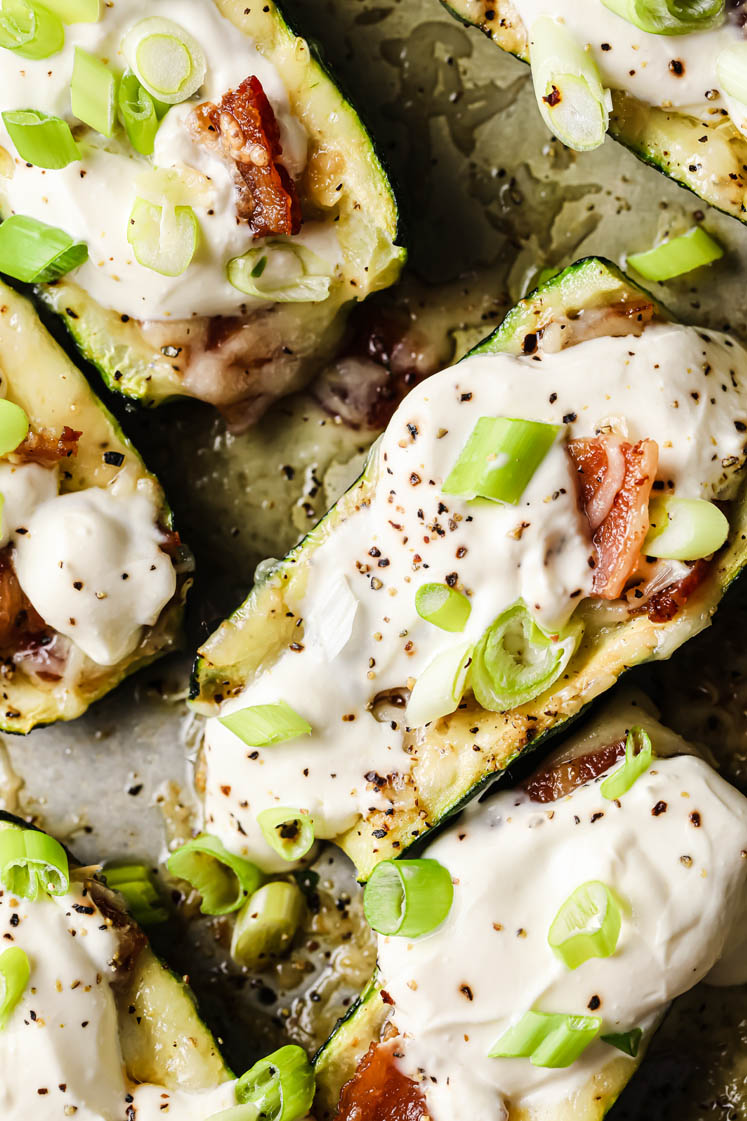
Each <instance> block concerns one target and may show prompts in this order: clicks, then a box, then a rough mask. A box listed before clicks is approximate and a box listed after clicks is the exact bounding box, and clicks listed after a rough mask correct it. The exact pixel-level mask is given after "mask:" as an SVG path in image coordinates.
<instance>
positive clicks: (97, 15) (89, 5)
mask: <svg viewBox="0 0 747 1121" xmlns="http://www.w3.org/2000/svg"><path fill="white" fill-rule="evenodd" d="M44 7H45V8H49V10H50V11H51V12H54V13H55V15H57V16H59V17H60V19H61V20H62V22H63V23H98V21H99V20H100V19H101V0H44Z"/></svg>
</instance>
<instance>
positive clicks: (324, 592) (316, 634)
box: [304, 572, 358, 662]
mask: <svg viewBox="0 0 747 1121" xmlns="http://www.w3.org/2000/svg"><path fill="white" fill-rule="evenodd" d="M357 613H358V600H357V599H356V597H355V596H354V595H353V592H352V591H351V589H350V584H349V583H348V581H347V578H346V577H345V576H343V574H342V573H341V572H338V573H336V574H334V575H333V576H332V577H331V578H330V579H329V580H328V581H327V582H326V583H325V584H324V585H323V587H322V589H321V591H320V593H319V595H318V596H317V597H316V598H315V602H314V606H313V608H312V609H311V610H310V611H309V613H308V615H307V617H306V619H305V620H304V636H305V638H306V640H307V641H312V642H314V643H315V644H316V645H317V646H320V647H321V648H322V650H323V651H324V655H325V657H326V658H327V659H328V661H330V662H331V661H332V660H333V659H334V658H336V657H337V655H338V654H339V653H340V651H341V650H344V648H345V647H346V646H347V644H348V642H349V640H350V636H351V635H352V633H353V624H354V623H355V617H356V615H357Z"/></svg>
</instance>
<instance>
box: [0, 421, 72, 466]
mask: <svg viewBox="0 0 747 1121" xmlns="http://www.w3.org/2000/svg"><path fill="white" fill-rule="evenodd" d="M82 435H83V433H82V432H78V431H76V429H75V428H69V427H68V426H67V425H65V427H64V428H63V429H62V434H61V435H60V436H58V435H57V434H56V433H55V432H51V431H50V429H49V428H40V429H38V430H37V431H36V432H29V434H28V436H27V437H26V439H25V440H24V441H23V443H22V444H19V445H18V447H17V448H16V450H15V451H14V452H13V454H14V455H15V456H18V458H19V459H22V460H23V461H24V463H40V464H41V465H42V466H43V467H51V466H52V465H53V464H55V463H58V462H59V461H60V460H61V459H69V458H70V456H71V455H76V454H77V451H78V440H79V439H80V438H81V436H82Z"/></svg>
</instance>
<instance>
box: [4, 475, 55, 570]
mask: <svg viewBox="0 0 747 1121" xmlns="http://www.w3.org/2000/svg"><path fill="white" fill-rule="evenodd" d="M57 488H58V478H57V470H56V468H49V467H42V466H41V465H40V464H38V463H19V464H15V463H8V462H7V461H2V462H0V495H2V500H3V502H2V512H0V549H4V548H5V546H6V545H7V544H8V542H9V541H10V540H11V538H13V539H17V536H18V530H19V529H20V530H22V531H23V530H24V529H25V528H26V526H27V524H28V520H29V518H30V517H31V516H32V514H33V513H34V511H35V510H36V508H37V506H41V504H42V503H43V502H47V501H48V500H49V499H50V498H54V497H56V495H57Z"/></svg>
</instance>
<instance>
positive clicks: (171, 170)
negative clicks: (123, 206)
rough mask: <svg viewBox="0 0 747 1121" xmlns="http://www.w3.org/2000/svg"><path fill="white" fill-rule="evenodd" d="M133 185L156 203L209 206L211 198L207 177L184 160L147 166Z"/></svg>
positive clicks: (211, 201) (212, 194) (211, 192)
mask: <svg viewBox="0 0 747 1121" xmlns="http://www.w3.org/2000/svg"><path fill="white" fill-rule="evenodd" d="M154 106H155V102H154ZM156 112H157V107H156ZM135 187H136V189H137V193H138V196H139V197H140V198H142V199H145V201H146V202H152V203H155V205H156V206H162V205H163V204H168V205H169V206H172V207H174V206H210V205H211V204H212V203H213V202H214V201H215V187H214V185H213V183H212V182H211V180H210V179H209V178H208V177H207V175H203V174H202V172H201V171H197V170H196V168H194V167H188V166H187V165H186V164H182V165H181V166H180V167H147V168H146V170H145V171H143V172H142V173H141V174H140V175H138V177H137V179H136V180H135Z"/></svg>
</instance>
